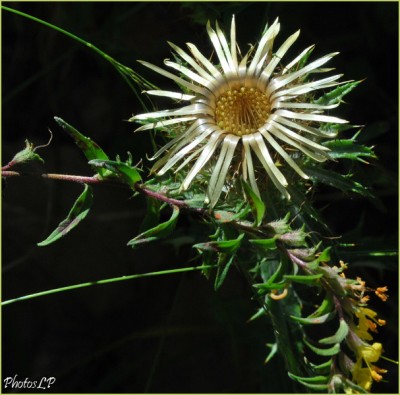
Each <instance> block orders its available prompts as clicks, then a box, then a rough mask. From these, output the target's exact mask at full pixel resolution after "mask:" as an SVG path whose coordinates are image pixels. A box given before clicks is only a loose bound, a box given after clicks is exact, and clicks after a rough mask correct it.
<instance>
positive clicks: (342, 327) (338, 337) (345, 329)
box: [319, 318, 349, 344]
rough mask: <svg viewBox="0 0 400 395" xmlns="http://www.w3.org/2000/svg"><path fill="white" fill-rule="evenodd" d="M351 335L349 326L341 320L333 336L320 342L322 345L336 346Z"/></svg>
mask: <svg viewBox="0 0 400 395" xmlns="http://www.w3.org/2000/svg"><path fill="white" fill-rule="evenodd" d="M348 333H349V326H348V325H347V323H346V321H345V320H344V319H343V318H341V319H340V321H339V328H338V330H337V331H336V333H335V334H334V335H333V336H330V337H325V338H324V339H321V340H319V343H321V344H336V343H341V342H342V341H343V340H344V339H345V338H346V336H347V334H348Z"/></svg>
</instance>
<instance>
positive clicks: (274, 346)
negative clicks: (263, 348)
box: [264, 343, 278, 363]
mask: <svg viewBox="0 0 400 395" xmlns="http://www.w3.org/2000/svg"><path fill="white" fill-rule="evenodd" d="M267 346H268V347H269V348H270V349H271V350H270V352H269V353H268V355H267V358H265V361H264V363H268V362H269V361H270V360H271V359H272V358H273V357H274V356H275V355H276V354H277V353H278V343H272V344H270V343H269V344H267Z"/></svg>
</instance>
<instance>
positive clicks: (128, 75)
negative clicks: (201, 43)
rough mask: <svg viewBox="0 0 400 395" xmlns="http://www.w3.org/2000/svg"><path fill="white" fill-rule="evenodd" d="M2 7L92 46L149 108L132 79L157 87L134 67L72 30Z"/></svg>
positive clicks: (144, 85)
mask: <svg viewBox="0 0 400 395" xmlns="http://www.w3.org/2000/svg"><path fill="white" fill-rule="evenodd" d="M1 8H2V9H3V10H5V11H9V12H12V13H14V14H17V15H19V16H22V17H24V18H28V19H30V20H32V21H35V22H37V23H40V24H42V25H44V26H47V27H49V28H51V29H53V30H56V31H58V32H60V33H62V34H64V35H66V36H68V37H70V38H72V39H73V40H75V41H77V42H79V43H81V44H83V45H85V46H86V47H87V48H90V49H91V50H92V51H94V52H96V53H97V54H98V55H100V56H101V57H102V58H104V59H105V60H107V61H108V62H110V63H111V64H112V65H113V67H114V68H115V69H116V70H117V71H118V72H119V74H120V75H121V76H122V78H123V79H124V80H125V82H126V83H127V84H128V85H129V87H130V88H131V89H132V91H133V92H134V94H135V96H136V97H137V99H138V100H139V102H140V103H141V105H142V106H143V108H144V109H146V110H147V107H146V105H145V103H144V102H143V100H142V98H141V96H140V95H139V93H138V92H137V89H136V88H135V85H134V84H133V83H132V81H133V82H134V83H135V84H137V85H138V86H139V87H141V88H142V87H146V88H149V89H156V87H155V86H154V85H153V84H151V83H149V82H148V81H146V80H145V79H144V78H143V77H141V76H140V75H139V74H137V73H136V72H134V71H133V70H132V69H130V68H129V67H126V66H124V65H123V64H121V63H119V62H118V61H117V60H115V59H114V58H112V57H111V56H110V55H108V54H106V53H105V52H103V51H102V50H101V49H99V48H97V47H96V46H94V45H93V44H91V43H89V42H87V41H85V40H83V39H82V38H80V37H78V36H76V35H75V34H72V33H70V32H68V31H67V30H64V29H61V28H60V27H58V26H55V25H53V24H51V23H49V22H46V21H44V20H42V19H40V18H36V17H34V16H32V15H29V14H26V13H24V12H22V11H18V10H15V9H13V8H9V7H5V6H1Z"/></svg>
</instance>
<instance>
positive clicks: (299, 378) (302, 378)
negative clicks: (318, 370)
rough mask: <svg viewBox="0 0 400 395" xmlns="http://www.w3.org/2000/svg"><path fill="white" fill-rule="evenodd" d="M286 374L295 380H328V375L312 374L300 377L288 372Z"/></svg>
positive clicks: (309, 381)
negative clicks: (311, 375)
mask: <svg viewBox="0 0 400 395" xmlns="http://www.w3.org/2000/svg"><path fill="white" fill-rule="evenodd" d="M288 375H289V377H290V378H291V379H293V380H296V381H300V380H301V381H302V382H303V383H315V384H317V383H319V384H321V383H325V384H326V383H327V381H328V380H329V377H328V376H313V377H300V376H296V375H294V374H293V373H290V372H288Z"/></svg>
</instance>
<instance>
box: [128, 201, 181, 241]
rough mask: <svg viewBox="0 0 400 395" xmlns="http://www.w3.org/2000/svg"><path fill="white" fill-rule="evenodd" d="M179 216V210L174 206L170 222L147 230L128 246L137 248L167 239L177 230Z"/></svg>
mask: <svg viewBox="0 0 400 395" xmlns="http://www.w3.org/2000/svg"><path fill="white" fill-rule="evenodd" d="M178 216H179V208H178V207H176V206H173V208H172V215H171V217H170V218H169V220H168V221H166V222H162V223H161V224H159V225H157V226H155V227H154V228H151V229H149V230H146V231H145V232H143V233H141V234H140V235H138V236H136V237H135V238H133V239H132V240H130V241H129V242H128V244H127V245H128V246H131V247H132V248H136V247H138V246H140V245H141V244H144V243H149V242H151V241H155V240H159V239H161V238H163V237H167V236H168V235H170V234H171V233H172V232H173V230H174V229H175V225H176V223H177V221H178Z"/></svg>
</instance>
